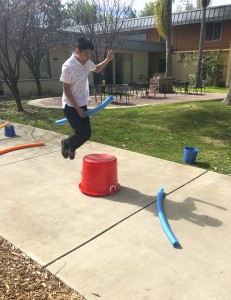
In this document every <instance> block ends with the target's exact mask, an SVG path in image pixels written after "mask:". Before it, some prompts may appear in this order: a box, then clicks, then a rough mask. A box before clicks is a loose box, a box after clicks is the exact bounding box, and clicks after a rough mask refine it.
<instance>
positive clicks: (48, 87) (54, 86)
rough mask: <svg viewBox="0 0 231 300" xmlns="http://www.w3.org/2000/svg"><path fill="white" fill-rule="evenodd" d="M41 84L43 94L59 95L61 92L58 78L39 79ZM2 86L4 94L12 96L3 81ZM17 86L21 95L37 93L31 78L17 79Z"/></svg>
mask: <svg viewBox="0 0 231 300" xmlns="http://www.w3.org/2000/svg"><path fill="white" fill-rule="evenodd" d="M41 84H42V90H43V91H44V95H48V96H49V95H51V96H60V95H61V94H62V83H61V82H60V81H59V78H55V79H41ZM2 86H3V90H4V96H6V97H12V93H11V91H10V90H9V88H8V86H7V85H6V84H5V83H4V82H3V83H2ZM18 88H19V91H20V95H21V96H22V97H28V96H36V95H37V88H36V84H35V81H34V80H33V79H22V80H19V82H18Z"/></svg>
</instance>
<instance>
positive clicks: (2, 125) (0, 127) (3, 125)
mask: <svg viewBox="0 0 231 300" xmlns="http://www.w3.org/2000/svg"><path fill="white" fill-rule="evenodd" d="M8 124H10V122H6V123H3V124H1V125H0V129H2V128H3V127H5V126H7V125H8Z"/></svg>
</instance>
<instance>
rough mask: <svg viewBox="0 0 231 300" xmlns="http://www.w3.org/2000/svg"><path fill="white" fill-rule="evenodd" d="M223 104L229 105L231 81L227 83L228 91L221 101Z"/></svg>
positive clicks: (230, 103)
mask: <svg viewBox="0 0 231 300" xmlns="http://www.w3.org/2000/svg"><path fill="white" fill-rule="evenodd" d="M222 103H224V104H225V105H231V81H230V83H229V91H228V94H227V96H226V98H225V99H224V100H223V101H222Z"/></svg>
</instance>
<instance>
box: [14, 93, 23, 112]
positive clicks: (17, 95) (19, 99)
mask: <svg viewBox="0 0 231 300" xmlns="http://www.w3.org/2000/svg"><path fill="white" fill-rule="evenodd" d="M12 92H13V94H14V98H15V101H16V104H17V109H18V112H22V111H24V109H23V106H22V100H21V97H20V94H19V90H18V88H17V87H16V88H14V91H13V90H12Z"/></svg>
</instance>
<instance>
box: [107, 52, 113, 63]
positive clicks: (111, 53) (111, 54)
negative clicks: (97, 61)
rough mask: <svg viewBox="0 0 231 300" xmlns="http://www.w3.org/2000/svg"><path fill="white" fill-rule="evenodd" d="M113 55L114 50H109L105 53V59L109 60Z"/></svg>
mask: <svg viewBox="0 0 231 300" xmlns="http://www.w3.org/2000/svg"><path fill="white" fill-rule="evenodd" d="M114 55H115V53H114V51H113V50H109V51H108V53H107V59H108V60H110V61H111V60H113V58H114Z"/></svg>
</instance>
